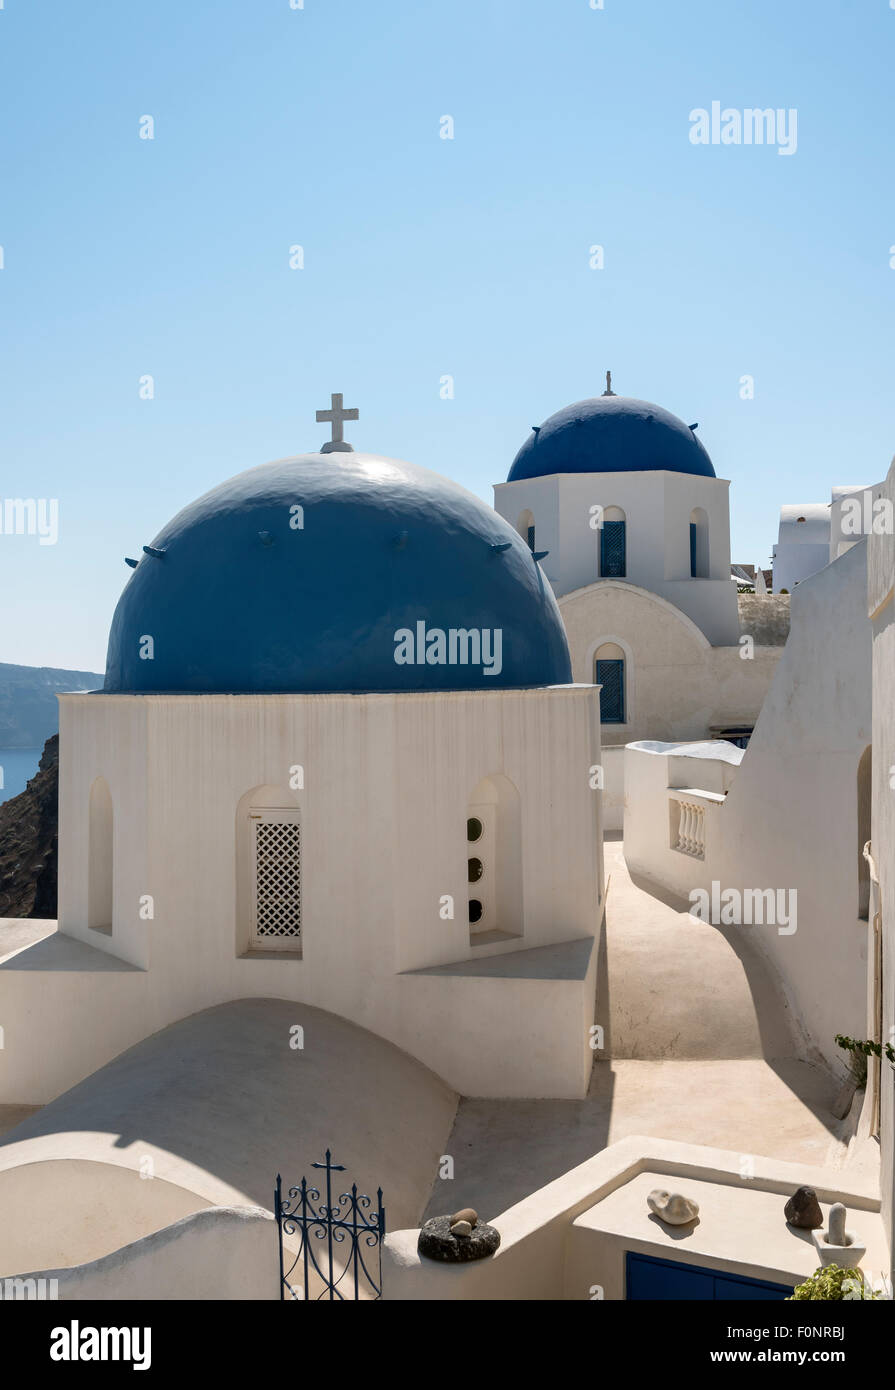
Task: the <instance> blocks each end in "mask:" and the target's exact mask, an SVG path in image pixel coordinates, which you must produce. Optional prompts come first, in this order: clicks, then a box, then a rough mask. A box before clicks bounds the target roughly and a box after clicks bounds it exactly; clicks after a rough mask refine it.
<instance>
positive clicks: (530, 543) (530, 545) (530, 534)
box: [527, 526, 535, 550]
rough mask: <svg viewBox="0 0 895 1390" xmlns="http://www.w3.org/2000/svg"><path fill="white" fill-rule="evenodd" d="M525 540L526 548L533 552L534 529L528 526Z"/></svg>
mask: <svg viewBox="0 0 895 1390" xmlns="http://www.w3.org/2000/svg"><path fill="white" fill-rule="evenodd" d="M527 540H528V548H529V550H534V548H535V528H534V527H533V526H529V527H528V536H527Z"/></svg>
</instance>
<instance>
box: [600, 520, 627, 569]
mask: <svg viewBox="0 0 895 1390" xmlns="http://www.w3.org/2000/svg"><path fill="white" fill-rule="evenodd" d="M626 524H627V523H626V522H624V521H604V522H603V525H602V526H601V528H600V577H601V579H624V577H625V570H626V559H627V557H626V554H625V551H626V539H625V526H626Z"/></svg>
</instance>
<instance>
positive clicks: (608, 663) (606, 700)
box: [594, 642, 626, 724]
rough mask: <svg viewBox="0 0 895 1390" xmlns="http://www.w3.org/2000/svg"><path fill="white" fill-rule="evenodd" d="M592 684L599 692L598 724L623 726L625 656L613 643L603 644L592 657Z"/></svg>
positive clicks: (624, 714)
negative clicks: (598, 687)
mask: <svg viewBox="0 0 895 1390" xmlns="http://www.w3.org/2000/svg"><path fill="white" fill-rule="evenodd" d="M594 684H595V685H599V686H601V687H602V688H601V690H600V722H601V723H602V724H624V723H625V718H626V710H625V654H624V652H623V651H622V649H621V647H619V646H618V645H617V644H616V643H615V642H604V643H603V645H602V647H598V648H597V651H596V653H595V655H594Z"/></svg>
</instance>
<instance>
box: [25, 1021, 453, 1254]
mask: <svg viewBox="0 0 895 1390" xmlns="http://www.w3.org/2000/svg"><path fill="white" fill-rule="evenodd" d="M296 1025H298V1026H299V1027H301V1028H302V1029H303V1044H304V1045H303V1047H301V1048H295V1047H293V1046H292V1043H293V1041H294V1040H295V1036H296V1035H295V1034H294V1032H293V1029H294V1028H295V1026H296ZM456 1104H457V1097H456V1095H455V1094H454V1092H452V1091H451V1090H450V1088H449V1087H447V1086H446V1085H445V1084H444V1082H443V1081H441V1080H440V1079H439V1078H438V1077H436V1076H435V1075H433V1074H432V1073H431V1072H430V1071H428V1070H427V1069H426V1068H425V1067H423V1066H422V1065H421V1064H420V1063H419V1062H417V1061H415V1060H414V1059H413V1058H412V1057H409V1056H408V1055H407V1054H406V1053H403V1052H401V1051H399V1050H398V1049H397V1048H395V1047H394V1046H392V1045H391V1044H389V1043H386V1042H384V1041H383V1040H382V1039H381V1038H377V1037H374V1036H373V1035H372V1034H370V1033H367V1032H365V1031H364V1030H363V1029H361V1028H358V1027H357V1026H356V1025H354V1024H351V1023H348V1022H347V1021H346V1020H344V1019H340V1018H335V1017H333V1016H332V1015H330V1014H325V1013H323V1012H322V1011H321V1010H319V1009H314V1008H310V1007H308V1006H306V1005H300V1004H297V1003H295V1002H294V1001H293V1002H289V1001H285V1000H277V999H251V1000H242V1001H239V1002H238V1003H233V1004H226V1005H223V1006H221V1007H219V1008H215V1009H210V1010H207V1011H205V1012H203V1013H200V1014H197V1015H194V1016H193V1017H191V1018H187V1019H185V1020H183V1021H182V1022H180V1023H178V1024H175V1025H174V1026H173V1027H170V1028H167V1029H165V1030H164V1031H162V1032H161V1033H158V1034H156V1035H155V1036H154V1037H152V1038H149V1039H147V1040H146V1041H145V1042H142V1043H140V1044H139V1045H138V1046H137V1047H134V1048H132V1049H131V1050H130V1051H128V1052H125V1053H124V1054H123V1055H122V1056H120V1057H118V1058H116V1060H115V1061H114V1062H112V1063H110V1064H109V1065H108V1066H106V1067H104V1068H102V1069H101V1070H100V1071H98V1072H97V1073H96V1074H95V1075H93V1076H91V1077H89V1078H88V1079H87V1080H86V1081H84V1082H82V1083H81V1084H80V1085H78V1086H75V1087H74V1088H73V1089H72V1090H70V1091H68V1092H67V1093H66V1094H65V1095H63V1096H60V1097H59V1099H58V1100H56V1101H54V1102H53V1103H51V1104H50V1105H47V1106H45V1107H44V1108H43V1109H42V1110H41V1111H39V1112H38V1113H37V1114H36V1115H33V1116H32V1117H31V1118H30V1119H28V1120H26V1121H25V1122H24V1123H23V1124H21V1125H20V1126H18V1127H17V1129H15V1130H13V1131H11V1132H9V1133H8V1134H6V1135H5V1136H3V1139H2V1142H0V1229H2V1230H3V1240H2V1242H0V1274H16V1273H19V1272H21V1270H23V1269H34V1268H36V1267H44V1268H53V1267H56V1266H59V1265H74V1264H83V1263H84V1262H85V1261H90V1260H95V1259H98V1258H100V1257H102V1256H103V1255H107V1254H110V1253H111V1252H112V1251H114V1250H117V1249H119V1248H120V1247H121V1246H123V1245H125V1244H128V1243H130V1242H132V1241H134V1240H137V1239H139V1238H141V1237H143V1236H145V1235H148V1234H150V1233H151V1232H153V1231H156V1230H159V1229H161V1228H162V1227H164V1226H168V1225H170V1224H171V1223H172V1222H174V1221H177V1220H179V1219H181V1218H182V1217H183V1216H186V1215H189V1214H190V1213H192V1212H195V1211H198V1210H200V1209H202V1208H205V1207H209V1206H261V1207H264V1208H266V1209H268V1210H269V1209H270V1208H271V1207H272V1205H273V1189H274V1183H275V1179H276V1175H277V1173H278V1172H280V1173H282V1175H283V1181H284V1184H286V1185H287V1186H288V1185H289V1184H290V1183H294V1182H298V1181H299V1179H300V1178H301V1177H302V1175H307V1176H308V1178H309V1181H310V1180H311V1179H312V1177H313V1170H312V1169H311V1164H312V1163H313V1162H315V1161H318V1160H321V1159H322V1158H323V1156H324V1153H325V1151H326V1149H327V1148H330V1149H331V1151H332V1152H333V1155H334V1159H335V1161H336V1162H340V1163H343V1164H344V1165H345V1168H346V1174H345V1176H346V1178H347V1181H348V1186H350V1184H351V1182H352V1181H356V1182H357V1184H358V1187H359V1188H360V1190H361V1191H364V1192H368V1191H369V1192H375V1190H376V1188H377V1187H378V1186H379V1185H382V1187H383V1188H384V1189H385V1192H386V1200H387V1203H388V1208H387V1209H388V1212H389V1220H390V1222H391V1223H392V1224H399V1225H404V1224H407V1223H409V1222H413V1221H416V1220H418V1219H419V1215H420V1212H421V1211H422V1209H423V1206H424V1205H425V1202H426V1199H427V1196H428V1192H429V1188H430V1186H431V1183H432V1179H433V1175H434V1172H435V1170H436V1166H437V1162H438V1159H439V1157H440V1155H441V1154H442V1153H444V1152H445V1147H444V1146H445V1143H446V1140H447V1136H448V1134H449V1132H450V1128H451V1123H452V1121H453V1117H454V1113H455V1110H456ZM144 1174H145V1176H144ZM60 1192H64V1194H65V1201H63V1202H60V1201H59V1194H60Z"/></svg>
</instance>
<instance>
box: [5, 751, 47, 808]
mask: <svg viewBox="0 0 895 1390" xmlns="http://www.w3.org/2000/svg"><path fill="white" fill-rule="evenodd" d="M42 752H43V749H42V748H0V802H3V801H9V799H10V797H12V796H18V794H19V792H23V791H24V790H25V784H26V783H27V781H28V779H29V777H33V776H34V774H35V772H36V771H37V765H38V763H39V762H40V755H41V753H42Z"/></svg>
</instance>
